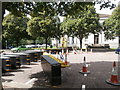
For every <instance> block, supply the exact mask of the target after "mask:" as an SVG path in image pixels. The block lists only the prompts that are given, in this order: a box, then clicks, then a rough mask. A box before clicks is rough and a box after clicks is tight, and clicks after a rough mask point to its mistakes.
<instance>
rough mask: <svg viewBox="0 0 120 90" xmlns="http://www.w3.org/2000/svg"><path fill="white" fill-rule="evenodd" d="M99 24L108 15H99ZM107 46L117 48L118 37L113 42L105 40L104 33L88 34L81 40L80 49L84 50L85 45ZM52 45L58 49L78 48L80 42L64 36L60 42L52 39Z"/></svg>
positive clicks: (74, 38)
mask: <svg viewBox="0 0 120 90" xmlns="http://www.w3.org/2000/svg"><path fill="white" fill-rule="evenodd" d="M99 16H100V23H101V24H102V23H103V21H104V20H105V19H107V18H108V17H109V16H110V15H106V14H100V15H99ZM105 44H107V45H108V44H109V46H110V48H117V47H118V37H116V38H115V39H113V40H106V39H105V35H104V32H101V33H99V34H90V35H89V36H88V38H87V39H85V38H83V40H82V47H83V48H86V45H101V46H102V45H105ZM52 45H57V46H58V47H67V46H72V47H75V46H76V47H80V41H79V39H78V38H77V37H68V36H67V35H65V36H64V37H62V38H61V39H60V41H58V40H56V39H52Z"/></svg>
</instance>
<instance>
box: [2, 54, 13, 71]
mask: <svg viewBox="0 0 120 90" xmlns="http://www.w3.org/2000/svg"><path fill="white" fill-rule="evenodd" d="M0 60H2V73H5V72H9V71H11V60H10V57H3V56H1V57H0Z"/></svg>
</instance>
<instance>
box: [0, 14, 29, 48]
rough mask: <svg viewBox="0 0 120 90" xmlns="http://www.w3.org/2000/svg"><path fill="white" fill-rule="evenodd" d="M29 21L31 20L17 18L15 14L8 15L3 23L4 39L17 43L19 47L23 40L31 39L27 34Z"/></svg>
mask: <svg viewBox="0 0 120 90" xmlns="http://www.w3.org/2000/svg"><path fill="white" fill-rule="evenodd" d="M28 20H29V18H27V17H17V16H14V15H13V14H9V15H7V16H6V17H5V18H4V20H3V23H2V25H3V34H2V36H3V38H4V39H6V40H12V41H14V42H16V45H17V46H18V45H19V42H20V40H21V39H23V38H28V37H29V36H28V33H27V32H26V28H27V22H28Z"/></svg>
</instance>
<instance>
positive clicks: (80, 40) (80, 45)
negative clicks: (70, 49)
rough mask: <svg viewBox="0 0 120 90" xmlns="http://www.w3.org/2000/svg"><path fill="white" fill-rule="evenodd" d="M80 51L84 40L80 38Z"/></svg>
mask: <svg viewBox="0 0 120 90" xmlns="http://www.w3.org/2000/svg"><path fill="white" fill-rule="evenodd" d="M80 49H82V38H80Z"/></svg>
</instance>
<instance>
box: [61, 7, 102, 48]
mask: <svg viewBox="0 0 120 90" xmlns="http://www.w3.org/2000/svg"><path fill="white" fill-rule="evenodd" d="M76 16H78V17H75V16H68V17H67V18H66V20H65V21H64V22H63V23H62V25H61V29H63V30H64V33H67V34H68V35H72V36H77V37H78V38H79V40H80V48H81V49H82V39H83V38H85V37H87V36H88V35H89V33H93V34H95V33H98V32H99V31H100V24H99V17H98V14H96V12H95V9H94V7H93V6H91V5H86V7H84V8H83V10H81V11H80V12H79V13H77V14H76Z"/></svg>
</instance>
